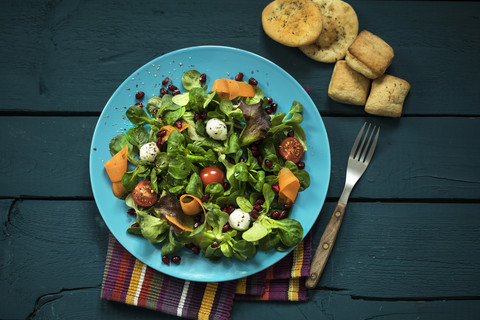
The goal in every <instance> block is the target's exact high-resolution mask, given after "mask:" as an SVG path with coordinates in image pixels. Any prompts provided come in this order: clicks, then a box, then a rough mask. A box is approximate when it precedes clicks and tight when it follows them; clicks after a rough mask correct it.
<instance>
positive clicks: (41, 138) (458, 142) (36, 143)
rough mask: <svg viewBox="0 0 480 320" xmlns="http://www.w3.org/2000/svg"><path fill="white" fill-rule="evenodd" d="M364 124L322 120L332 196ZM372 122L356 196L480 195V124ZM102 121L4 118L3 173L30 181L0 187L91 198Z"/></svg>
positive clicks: (0, 121)
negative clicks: (374, 140) (93, 147)
mask: <svg viewBox="0 0 480 320" xmlns="http://www.w3.org/2000/svg"><path fill="white" fill-rule="evenodd" d="M365 120H366V118H355V117H344V118H337V117H327V118H324V122H325V126H326V129H327V133H328V136H329V140H330V148H331V160H332V172H331V180H330V187H329V191H328V195H327V196H328V197H333V198H338V197H340V194H341V192H342V190H343V185H344V182H345V170H346V165H347V157H348V154H349V153H350V148H351V145H352V144H353V141H354V140H355V137H356V135H357V133H358V130H359V128H361V126H362V125H363V122H364V121H365ZM368 120H369V121H370V122H373V123H374V124H377V125H380V127H381V130H382V131H381V135H380V138H379V142H378V145H377V149H376V150H375V155H374V157H373V159H372V163H371V165H370V166H369V167H368V169H367V171H366V172H365V174H364V175H363V177H362V179H360V181H359V182H358V183H357V184H356V186H355V188H354V189H353V191H352V194H351V197H352V198H374V199H427V198H430V199H450V198H452V197H454V198H460V199H479V198H480V166H479V163H480V140H478V139H472V137H478V136H480V119H478V118H457V117H445V118H443V117H442V118H437V117H432V118H430V117H420V118H404V119H400V120H395V119H383V118H368ZM96 122H97V118H96V117H2V118H0V133H1V135H2V137H4V146H3V152H4V153H5V154H6V155H8V156H5V157H1V158H0V176H1V177H3V179H6V180H7V181H11V182H12V181H28V183H10V184H0V195H2V196H4V197H55V198H59V197H82V198H83V197H92V192H91V187H90V180H89V172H88V161H89V155H90V143H91V138H92V136H93V131H94V128H95V125H96ZM449 128H452V129H451V130H449ZM453 128H455V129H453ZM40 133H41V134H40ZM307 136H308V132H307ZM308 138H309V139H315V137H308ZM467 141H468V143H467ZM306 157H307V158H306V159H308V151H307V155H306ZM313 165H315V159H308V160H307V170H308V166H313Z"/></svg>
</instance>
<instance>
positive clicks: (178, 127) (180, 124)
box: [175, 120, 182, 129]
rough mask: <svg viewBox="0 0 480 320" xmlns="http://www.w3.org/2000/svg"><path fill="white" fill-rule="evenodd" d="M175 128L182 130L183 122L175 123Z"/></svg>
mask: <svg viewBox="0 0 480 320" xmlns="http://www.w3.org/2000/svg"><path fill="white" fill-rule="evenodd" d="M175 127H177V129H182V121H180V120H177V121H175Z"/></svg>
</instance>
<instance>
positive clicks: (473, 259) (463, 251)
mask: <svg viewBox="0 0 480 320" xmlns="http://www.w3.org/2000/svg"><path fill="white" fill-rule="evenodd" d="M334 205H335V203H333V202H329V203H327V204H326V205H325V207H324V209H323V210H322V213H321V215H320V218H319V220H318V221H317V223H316V225H315V227H314V229H313V232H314V243H315V244H317V243H318V241H319V239H320V236H321V233H322V232H323V228H324V227H325V225H326V223H327V220H328V217H329V215H330V213H331V210H333V208H334ZM0 209H1V210H2V212H1V214H0V217H2V219H3V220H2V221H1V225H2V226H4V229H2V237H1V238H0V257H2V258H1V260H0V261H1V265H0V266H1V268H0V270H1V276H0V287H1V288H3V290H0V300H1V301H2V303H3V305H6V306H9V307H8V308H7V309H5V308H0V318H24V317H26V316H27V315H28V314H29V313H31V312H32V310H33V306H34V305H35V302H36V301H37V300H38V303H39V304H41V305H43V304H46V302H48V301H51V300H55V302H54V303H53V302H48V305H50V306H57V304H60V306H59V307H58V308H59V309H56V307H55V308H53V309H52V308H44V310H43V311H42V312H47V313H48V312H53V311H56V310H58V312H59V313H61V312H64V311H62V308H66V306H68V303H69V301H70V300H69V299H70V298H68V296H70V295H74V297H79V296H83V295H87V296H91V297H90V298H89V299H93V298H92V297H94V299H99V295H98V294H95V295H93V296H92V290H94V291H95V292H96V293H98V290H99V288H100V284H101V281H102V275H103V268H104V263H105V257H106V245H107V234H108V232H107V229H106V227H105V224H104V223H103V221H102V219H101V217H100V215H99V213H98V211H97V209H96V207H95V204H94V202H93V201H73V200H72V201H48V200H17V201H15V202H12V200H8V199H6V200H2V201H0ZM6 211H7V212H6ZM479 211H480V204H424V203H410V204H409V203H351V204H349V205H348V207H347V212H346V216H345V219H344V223H343V225H342V229H341V230H340V234H339V236H338V239H337V243H336V245H335V247H334V250H333V253H332V255H331V257H330V260H329V262H328V264H327V266H326V268H325V272H324V274H323V277H322V278H321V279H320V282H319V288H326V289H323V290H317V291H315V292H314V293H313V300H314V302H313V303H308V304H298V306H300V308H302V310H316V308H321V310H323V311H322V312H325V313H332V312H333V313H337V312H340V313H339V315H342V311H339V310H337V308H338V305H339V304H341V303H342V302H341V301H343V302H345V301H347V302H348V303H351V304H352V306H357V307H358V306H360V305H362V301H367V302H368V301H377V303H376V304H369V303H367V302H365V312H366V314H370V313H371V312H379V311H378V310H376V311H375V308H376V307H380V306H381V305H384V306H385V308H386V310H390V311H388V312H387V311H385V312H387V313H390V312H394V311H391V310H397V311H395V312H400V310H404V312H405V310H408V312H414V311H412V309H410V308H414V307H415V306H419V307H421V308H423V307H425V308H426V309H425V310H432V309H430V308H436V307H439V308H443V307H445V308H447V306H448V307H450V306H452V307H453V306H454V305H455V304H454V303H452V304H447V303H445V304H441V303H438V302H440V301H443V300H462V302H458V305H461V304H462V303H465V304H466V305H469V303H470V302H469V300H478V297H479V296H480V286H479V284H480V283H479V281H480V279H479V276H478V263H479V262H480V261H479V259H480V248H479V246H478V239H479V236H480V227H479V226H480V215H478V212H479ZM452 240H454V241H452ZM58 297H62V298H63V297H65V301H64V299H57V298H58ZM332 297H336V298H338V299H339V300H338V303H337V302H335V303H333V302H331V304H330V302H328V299H329V298H332ZM316 299H319V300H316ZM393 301H410V302H409V303H404V304H403V305H402V304H397V305H395V304H393V303H390V302H393ZM415 301H432V302H437V303H432V304H430V307H429V306H427V304H420V305H419V304H418V303H415ZM472 303H473V302H472ZM323 304H326V305H323ZM100 305H101V306H102V307H101V308H102V309H101V310H96V311H95V312H100V311H101V312H104V311H103V308H104V307H105V305H109V304H107V303H105V302H102V303H101V304H100ZM322 305H323V306H322ZM388 305H390V306H391V307H388V308H387V307H386V306H388ZM273 306H275V305H273ZM273 306H272V308H273ZM373 306H376V307H373ZM397 306H398V308H397ZM442 306H443V307H442ZM477 307H478V306H477ZM115 308H117V307H115ZM118 308H120V310H122V312H123V311H124V310H126V308H125V307H118ZM303 308H305V309H303ZM311 308H313V309H311ZM453 308H454V307H453ZM82 309H85V308H83V307H82V308H80V307H79V310H82ZM259 309H261V307H259ZM295 309H296V308H295ZM295 309H292V312H293V310H295ZM52 310H53V311H52ZM114 310H116V309H114ZM246 310H247V309H246V308H245V307H239V308H238V312H239V314H238V316H239V317H240V318H242V317H241V315H243V314H245V313H244V312H247V311H246ZM255 310H256V309H255ZM422 310H423V309H422ZM89 312H90V311H89ZM112 312H114V311H112ZM235 312H237V311H235ZM260 312H263V311H260ZM305 313H306V314H313V313H309V312H306V311H305ZM347 314H348V313H345V314H343V315H344V316H346V315H347ZM47 318H48V317H47Z"/></svg>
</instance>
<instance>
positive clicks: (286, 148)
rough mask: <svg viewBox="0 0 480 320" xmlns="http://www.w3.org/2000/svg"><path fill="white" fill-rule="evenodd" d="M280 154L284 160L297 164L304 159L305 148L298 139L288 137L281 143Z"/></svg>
mask: <svg viewBox="0 0 480 320" xmlns="http://www.w3.org/2000/svg"><path fill="white" fill-rule="evenodd" d="M278 152H279V153H280V156H281V157H282V158H283V159H285V160H288V161H292V162H295V163H297V162H298V161H300V159H302V157H303V146H302V144H301V143H300V141H298V139H297V138H294V137H287V138H285V139H284V140H283V141H282V142H281V143H280V146H279V147H278Z"/></svg>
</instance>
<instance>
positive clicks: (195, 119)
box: [193, 113, 200, 122]
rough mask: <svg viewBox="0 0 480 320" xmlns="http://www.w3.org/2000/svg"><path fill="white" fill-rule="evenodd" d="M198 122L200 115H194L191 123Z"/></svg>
mask: <svg viewBox="0 0 480 320" xmlns="http://www.w3.org/2000/svg"><path fill="white" fill-rule="evenodd" d="M198 120H200V114H199V113H195V115H194V116H193V121H195V122H197V121H198Z"/></svg>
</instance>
